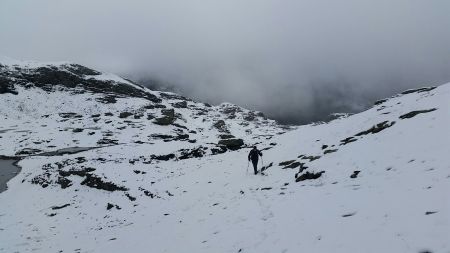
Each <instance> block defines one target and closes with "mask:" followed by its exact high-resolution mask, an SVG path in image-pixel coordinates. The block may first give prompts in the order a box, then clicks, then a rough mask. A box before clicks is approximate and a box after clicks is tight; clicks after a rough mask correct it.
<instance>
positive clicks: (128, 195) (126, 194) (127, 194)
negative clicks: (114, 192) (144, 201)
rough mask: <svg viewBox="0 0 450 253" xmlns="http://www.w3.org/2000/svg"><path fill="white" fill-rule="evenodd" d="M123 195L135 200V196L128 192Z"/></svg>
mask: <svg viewBox="0 0 450 253" xmlns="http://www.w3.org/2000/svg"><path fill="white" fill-rule="evenodd" d="M125 196H126V197H127V198H128V199H129V200H130V201H135V200H136V198H135V197H133V196H131V195H130V194H129V193H128V192H127V193H125Z"/></svg>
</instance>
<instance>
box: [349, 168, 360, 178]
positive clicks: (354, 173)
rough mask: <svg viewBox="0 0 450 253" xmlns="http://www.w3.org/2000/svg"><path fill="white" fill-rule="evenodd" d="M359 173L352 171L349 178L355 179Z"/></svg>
mask: <svg viewBox="0 0 450 253" xmlns="http://www.w3.org/2000/svg"><path fill="white" fill-rule="evenodd" d="M360 172H361V171H359V170H355V171H353V174H352V175H351V176H350V178H356V177H358V174H359V173H360Z"/></svg>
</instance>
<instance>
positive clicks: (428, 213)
mask: <svg viewBox="0 0 450 253" xmlns="http://www.w3.org/2000/svg"><path fill="white" fill-rule="evenodd" d="M435 213H437V211H427V212H425V215H430V214H435Z"/></svg>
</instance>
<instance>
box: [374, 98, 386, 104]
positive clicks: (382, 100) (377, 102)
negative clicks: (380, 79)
mask: <svg viewBox="0 0 450 253" xmlns="http://www.w3.org/2000/svg"><path fill="white" fill-rule="evenodd" d="M386 101H387V99H380V100H378V101H375V103H374V105H381V104H382V103H384V102H386Z"/></svg>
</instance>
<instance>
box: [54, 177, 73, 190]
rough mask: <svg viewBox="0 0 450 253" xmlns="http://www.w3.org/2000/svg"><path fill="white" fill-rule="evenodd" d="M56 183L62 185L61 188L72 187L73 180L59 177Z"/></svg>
mask: <svg viewBox="0 0 450 253" xmlns="http://www.w3.org/2000/svg"><path fill="white" fill-rule="evenodd" d="M56 183H57V184H59V185H60V186H61V189H66V188H67V187H70V186H71V185H72V181H70V180H69V179H67V178H65V177H58V180H57V181H56Z"/></svg>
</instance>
